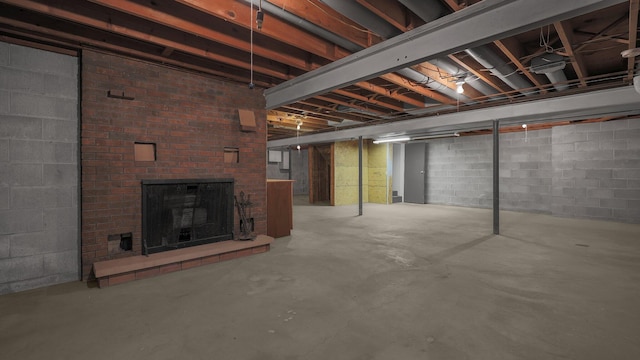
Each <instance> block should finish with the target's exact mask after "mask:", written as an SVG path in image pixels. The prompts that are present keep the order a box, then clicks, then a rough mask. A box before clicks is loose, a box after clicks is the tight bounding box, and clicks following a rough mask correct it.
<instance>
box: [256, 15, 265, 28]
mask: <svg viewBox="0 0 640 360" xmlns="http://www.w3.org/2000/svg"><path fill="white" fill-rule="evenodd" d="M263 21H264V13H263V12H262V10H258V12H257V13H256V24H257V25H258V30H261V29H262V22H263Z"/></svg>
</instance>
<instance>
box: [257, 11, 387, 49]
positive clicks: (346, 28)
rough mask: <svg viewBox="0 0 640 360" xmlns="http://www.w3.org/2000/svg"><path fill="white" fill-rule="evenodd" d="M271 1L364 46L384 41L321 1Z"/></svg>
mask: <svg viewBox="0 0 640 360" xmlns="http://www.w3.org/2000/svg"><path fill="white" fill-rule="evenodd" d="M257 1H258V0H256V2H257ZM269 2H270V3H272V4H273V5H275V6H277V7H279V8H281V9H284V10H285V11H287V12H289V13H291V14H293V15H296V16H298V17H300V18H303V19H305V20H307V21H309V22H311V23H313V24H315V25H317V26H320V27H321V28H323V29H325V30H329V31H332V32H334V33H336V34H340V36H342V37H344V38H345V39H347V40H349V41H351V42H353V43H354V44H358V45H360V46H362V47H365V48H366V47H369V46H371V45H375V44H377V43H379V42H382V39H381V38H380V37H379V36H378V35H375V34H373V33H372V32H370V31H369V30H367V29H365V28H364V27H362V26H360V25H359V24H357V23H355V22H354V21H353V20H351V19H349V18H348V17H346V16H344V15H342V14H340V13H338V12H336V11H335V10H333V8H331V7H330V6H328V5H326V4H324V3H323V2H321V1H318V0H306V1H291V0H269ZM265 26H266V25H265Z"/></svg>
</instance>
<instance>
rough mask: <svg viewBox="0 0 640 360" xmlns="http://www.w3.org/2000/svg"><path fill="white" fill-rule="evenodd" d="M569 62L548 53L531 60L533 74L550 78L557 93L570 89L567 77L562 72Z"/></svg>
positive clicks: (559, 56)
mask: <svg viewBox="0 0 640 360" xmlns="http://www.w3.org/2000/svg"><path fill="white" fill-rule="evenodd" d="M566 65H567V62H566V61H565V59H564V57H563V56H561V55H558V54H554V53H547V54H543V55H540V56H537V57H535V58H533V59H531V68H530V70H531V72H533V73H536V74H544V75H546V76H547V78H549V81H550V82H551V84H553V87H554V88H555V89H556V91H563V90H567V89H568V88H569V85H568V84H567V77H566V75H565V74H564V72H563V71H562V70H563V69H564V68H565V66H566Z"/></svg>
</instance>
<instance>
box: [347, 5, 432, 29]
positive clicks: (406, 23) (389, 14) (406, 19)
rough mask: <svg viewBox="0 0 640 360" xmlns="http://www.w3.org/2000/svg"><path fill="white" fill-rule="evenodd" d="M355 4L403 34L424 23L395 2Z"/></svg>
mask: <svg viewBox="0 0 640 360" xmlns="http://www.w3.org/2000/svg"><path fill="white" fill-rule="evenodd" d="M357 2H358V3H359V4H360V5H362V6H364V7H365V8H367V9H369V11H371V12H373V13H374V14H376V15H378V16H379V17H381V18H383V19H385V20H386V21H387V22H388V23H390V24H391V25H393V26H395V27H396V28H398V29H400V30H402V31H403V32H407V31H409V30H411V29H413V28H414V27H415V25H416V24H418V23H424V21H421V20H420V19H417V18H416V16H415V15H414V14H413V13H411V12H410V11H407V8H405V7H404V6H402V5H401V4H400V3H399V2H396V1H388V0H357Z"/></svg>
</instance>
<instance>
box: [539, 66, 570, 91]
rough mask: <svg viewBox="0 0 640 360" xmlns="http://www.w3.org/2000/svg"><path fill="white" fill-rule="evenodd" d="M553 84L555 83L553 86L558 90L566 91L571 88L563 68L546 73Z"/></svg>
mask: <svg viewBox="0 0 640 360" xmlns="http://www.w3.org/2000/svg"><path fill="white" fill-rule="evenodd" d="M545 75H546V76H547V78H548V79H549V81H550V82H551V84H553V88H554V89H556V91H564V90H567V89H568V88H569V84H567V81H568V80H567V76H566V75H565V74H564V71H562V70H556V71H553V72H549V73H545Z"/></svg>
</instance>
